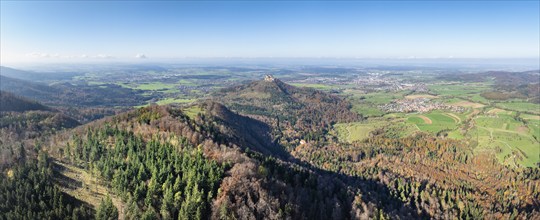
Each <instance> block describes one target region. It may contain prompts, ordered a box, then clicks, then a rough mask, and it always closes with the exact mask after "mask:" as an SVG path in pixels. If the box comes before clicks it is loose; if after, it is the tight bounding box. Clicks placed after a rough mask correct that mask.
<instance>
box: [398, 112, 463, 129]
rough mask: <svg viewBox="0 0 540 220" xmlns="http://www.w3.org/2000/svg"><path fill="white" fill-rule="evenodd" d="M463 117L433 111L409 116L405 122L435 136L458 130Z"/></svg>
mask: <svg viewBox="0 0 540 220" xmlns="http://www.w3.org/2000/svg"><path fill="white" fill-rule="evenodd" d="M463 119H464V116H460V115H459V114H457V113H451V112H441V111H433V112H430V113H426V114H410V115H409V116H408V118H407V122H409V123H412V124H415V125H416V126H417V127H418V129H419V130H420V131H424V132H428V133H432V134H437V133H439V132H441V131H443V130H446V131H450V130H455V129H456V128H458V126H459V124H461V122H462V121H463Z"/></svg>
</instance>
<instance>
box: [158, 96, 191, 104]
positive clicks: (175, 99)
mask: <svg viewBox="0 0 540 220" xmlns="http://www.w3.org/2000/svg"><path fill="white" fill-rule="evenodd" d="M195 100H196V99H178V98H166V99H162V100H159V101H157V102H156V104H158V105H167V104H171V103H192V102H194V101H195Z"/></svg>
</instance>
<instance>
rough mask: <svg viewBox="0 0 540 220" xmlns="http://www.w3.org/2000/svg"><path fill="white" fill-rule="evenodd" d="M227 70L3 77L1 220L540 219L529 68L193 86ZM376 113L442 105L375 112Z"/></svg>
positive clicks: (337, 71)
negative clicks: (423, 77) (104, 78)
mask: <svg viewBox="0 0 540 220" xmlns="http://www.w3.org/2000/svg"><path fill="white" fill-rule="evenodd" d="M224 69H226V68H225V67H214V68H209V67H207V68H205V69H204V70H205V71H208V72H210V73H211V74H207V75H205V74H199V75H197V74H194V73H192V72H190V71H193V70H192V69H180V70H175V71H177V72H176V73H175V74H177V75H175V74H172V75H166V74H164V75H163V76H160V77H161V78H163V77H165V76H167V77H169V78H168V79H169V80H170V79H178V80H180V81H178V84H175V85H171V84H167V83H168V81H166V80H163V81H160V82H159V83H156V82H136V81H132V82H114V81H113V82H112V83H111V82H107V83H101V82H100V81H99V77H96V76H95V75H91V74H90V75H88V76H87V75H80V74H77V73H69V74H68V73H65V75H64V76H59V77H78V78H77V80H79V81H77V83H78V84H77V83H67V82H63V83H51V82H50V81H49V82H48V81H46V77H39V78H38V80H37V81H33V82H30V81H27V80H32V78H19V79H15V78H12V77H14V76H16V75H17V74H14V73H17V71H16V70H14V69H7V70H5V68H3V69H2V71H8V70H9V72H8V73H9V74H7V76H4V74H2V76H1V77H2V82H1V85H2V88H1V89H2V91H1V92H0V98H1V99H0V101H1V103H2V106H0V137H1V139H0V156H1V164H0V165H1V166H0V169H1V174H0V184H1V185H0V201H2V202H0V219H36V218H39V219H42V218H50V219H118V218H120V219H430V218H435V219H447V218H451V219H454V218H455V219H535V218H539V217H540V200H539V198H540V166H539V165H540V163H539V162H540V158H538V157H539V155H535V152H538V154H540V151H539V150H538V149H537V148H535V146H540V145H538V144H539V142H538V137H540V133H538V132H540V128H538V127H537V126H538V125H537V121H539V120H538V118H537V117H540V116H539V115H540V112H537V110H536V109H535V108H534V107H535V106H536V105H538V104H535V103H536V99H537V98H538V94H539V93H540V91H538V89H540V88H539V87H538V81H537V80H536V79H535V77H536V76H540V75H538V73H537V72H534V71H530V72H523V73H509V72H481V73H478V74H469V73H466V74H457V75H451V76H450V75H433V76H431V77H433V78H431V79H433V80H434V81H435V82H439V81H441V82H443V83H433V82H430V81H422V83H420V84H414V85H412V84H410V83H409V82H410V81H409V80H411V79H409V78H406V76H404V75H400V74H395V73H393V74H388V75H384V74H380V75H379V74H371V73H370V74H368V73H364V72H361V71H360V70H356V69H354V68H315V67H309V68H304V69H302V71H313V72H320V75H319V76H318V77H319V78H317V79H324V80H326V81H324V82H326V83H327V84H323V83H320V82H318V81H310V80H313V79H312V78H311V77H305V76H302V75H301V74H298V75H295V74H293V73H294V71H285V70H280V71H277V73H278V75H280V76H283V78H282V77H279V78H278V77H277V76H276V77H273V76H266V77H264V76H265V75H267V73H266V72H263V71H260V70H257V69H250V68H240V69H233V70H230V71H238V72H250V71H254V72H255V73H256V74H258V76H259V79H257V80H252V81H249V82H244V81H240V82H236V83H231V86H227V87H225V88H219V89H214V90H208V91H212V92H211V94H210V95H206V96H203V95H201V93H203V92H200V93H199V92H193V91H196V90H200V91H207V90H205V89H207V88H208V84H212V83H215V84H214V86H215V85H219V83H220V82H221V81H223V79H226V76H223V75H220V73H221V72H223V71H224ZM141 71H148V70H147V69H145V70H141ZM151 71H159V70H158V69H151ZM167 71H168V72H169V73H170V72H173V71H172V70H167ZM182 71H183V72H182ZM351 71H358V72H354V74H357V75H355V76H354V77H355V78H353V79H351V78H347V77H350V76H348V75H346V73H350V72H351ZM370 71H375V70H370ZM392 71H398V72H399V70H392ZM406 71H409V70H406ZM255 73H254V74H255ZM35 74H38V73H35ZM122 74H125V75H128V74H132V73H130V72H129V71H126V72H123V73H122ZM182 74H187V75H182ZM516 74H519V76H515V75H516ZM155 75H156V74H155V73H154V72H152V73H149V74H148V75H143V76H145V77H150V76H155ZM239 75H240V74H239ZM38 76H41V75H39V74H38ZM179 76H184V78H174V77H179ZM338 76H339V77H343V78H344V79H342V80H341V81H340V80H338V78H339V77H338ZM8 77H9V78H8ZM36 77H37V76H36ZM84 77H88V79H85V78H84ZM108 77H109V78H110V79H115V75H112V76H111V75H109V76H108ZM141 77H142V76H141ZM325 77H326V78H325ZM400 77H403V78H404V79H401V78H400ZM118 78H121V77H118ZM263 78H264V79H263ZM412 78H414V79H415V80H417V78H418V77H416V75H415V76H414V77H412ZM81 79H85V80H87V81H84V80H82V81H81ZM90 79H91V80H92V81H90ZM181 80H184V81H181ZM199 80H200V81H199ZM400 80H401V81H400ZM535 80H536V81H535ZM285 81H287V82H285ZM348 81H354V83H355V84H346V83H347V82H348ZM83 82H84V83H83ZM89 82H91V83H89ZM200 82H206V83H207V84H200ZM288 82H291V83H288ZM198 83H199V84H198ZM429 83H432V84H429ZM426 84H429V85H426ZM461 84H466V85H465V86H464V85H461ZM470 85H475V87H471V88H469V87H468V86H470ZM80 88H82V89H80ZM359 88H361V89H359ZM380 88H384V89H387V90H385V91H380V90H378V89H380ZM4 90H5V91H4ZM108 91H114V92H110V93H109V92H108ZM179 91H180V92H179ZM185 91H190V92H185ZM180 93H181V94H180ZM105 94H107V95H105ZM172 94H174V95H175V96H173V95H172ZM83 97H84V98H83ZM100 97H104V98H100ZM124 97H126V98H124ZM81 99H84V100H81ZM192 99H193V100H192ZM415 99H421V101H414V102H413V101H409V102H408V101H407V100H415ZM34 100H37V101H34ZM152 100H153V101H152ZM156 100H161V101H156ZM188 100H189V101H188ZM396 100H405V101H400V102H395V101H396ZM70 102H73V103H76V105H75V106H70V105H69V104H66V103H70ZM144 103H147V104H148V105H146V104H144ZM388 103H405V104H407V105H415V104H416V103H422V105H423V106H428V107H430V108H437V107H441V106H442V107H444V108H442V107H441V108H439V109H435V110H430V111H428V112H413V113H403V112H400V111H399V109H397V108H396V109H391V111H389V112H384V109H383V108H381V107H380V106H383V105H385V104H388ZM411 103H412V104H411ZM132 106H136V107H134V108H132ZM423 106H420V107H418V106H413V107H415V108H422V107H423ZM449 106H450V107H449ZM451 106H454V107H451ZM458 107H459V108H458ZM455 109H459V110H460V111H454V110H455ZM537 133H538V134H537ZM505 147H506V148H505Z"/></svg>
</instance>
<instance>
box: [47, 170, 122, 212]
mask: <svg viewBox="0 0 540 220" xmlns="http://www.w3.org/2000/svg"><path fill="white" fill-rule="evenodd" d="M55 170H56V171H58V172H59V173H58V175H55V178H56V181H57V185H58V186H59V187H60V189H61V190H62V191H63V192H65V193H67V194H69V195H70V196H73V197H75V198H77V199H78V200H81V201H84V202H86V203H88V204H90V205H91V206H93V208H94V209H96V208H97V207H99V204H100V203H101V201H102V200H105V199H106V198H107V196H109V197H111V199H112V201H113V204H114V205H115V206H116V208H117V209H118V214H119V215H118V217H119V219H123V218H124V213H123V210H124V204H123V203H122V201H121V200H120V198H118V197H116V196H115V195H114V194H113V192H112V191H111V190H110V189H109V188H108V187H107V186H106V185H105V184H104V183H103V182H101V181H100V180H99V179H98V178H96V177H93V176H92V175H91V174H89V173H88V172H86V170H84V169H81V168H78V167H75V166H72V165H69V164H65V163H61V162H59V161H55Z"/></svg>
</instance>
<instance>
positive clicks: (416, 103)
mask: <svg viewBox="0 0 540 220" xmlns="http://www.w3.org/2000/svg"><path fill="white" fill-rule="evenodd" d="M380 108H381V109H382V110H383V111H386V112H420V113H425V112H429V111H432V110H441V109H442V110H450V111H453V112H464V111H465V108H463V107H461V106H452V105H445V104H442V103H440V102H432V101H431V100H430V99H428V98H416V99H401V100H395V101H393V102H391V103H388V104H385V105H381V106H380Z"/></svg>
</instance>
